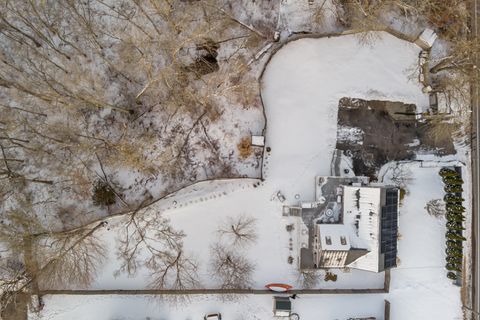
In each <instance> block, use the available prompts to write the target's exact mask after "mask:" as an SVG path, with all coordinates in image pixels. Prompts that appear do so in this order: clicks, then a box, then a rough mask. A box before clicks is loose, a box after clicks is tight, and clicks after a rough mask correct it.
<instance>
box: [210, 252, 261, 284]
mask: <svg viewBox="0 0 480 320" xmlns="http://www.w3.org/2000/svg"><path fill="white" fill-rule="evenodd" d="M210 259H211V261H210V274H211V276H212V277H213V278H214V279H215V280H217V281H218V282H219V283H220V288H222V289H239V288H248V287H250V286H251V285H252V279H251V277H252V273H253V270H254V266H253V264H252V263H250V262H249V261H248V260H247V259H246V258H245V257H244V256H242V255H241V253H240V252H239V251H238V250H234V249H228V248H226V247H224V246H222V245H220V244H215V245H213V246H212V248H211V254H210Z"/></svg>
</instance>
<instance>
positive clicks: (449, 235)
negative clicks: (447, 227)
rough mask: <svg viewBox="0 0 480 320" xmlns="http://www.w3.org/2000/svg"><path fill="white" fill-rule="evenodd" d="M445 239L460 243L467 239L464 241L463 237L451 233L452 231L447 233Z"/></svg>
mask: <svg viewBox="0 0 480 320" xmlns="http://www.w3.org/2000/svg"><path fill="white" fill-rule="evenodd" d="M446 237H447V239H450V240H461V241H465V240H467V239H465V237H463V236H461V235H459V234H458V233H456V232H453V231H447V233H446Z"/></svg>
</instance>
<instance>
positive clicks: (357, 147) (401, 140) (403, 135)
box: [336, 98, 455, 179]
mask: <svg viewBox="0 0 480 320" xmlns="http://www.w3.org/2000/svg"><path fill="white" fill-rule="evenodd" d="M429 132H430V127H429V125H428V124H427V123H426V122H421V121H418V120H417V119H416V106H415V105H413V104H404V103H402V102H392V101H380V100H362V99H354V98H342V99H340V102H339V109H338V129H337V146H336V147H337V149H339V150H342V151H343V152H344V154H345V155H347V156H349V157H351V158H352V162H353V169H354V171H355V174H356V175H365V176H368V177H370V178H371V179H376V173H377V171H378V169H380V167H381V166H383V165H384V164H386V163H387V162H389V161H399V160H409V159H413V158H414V157H415V154H417V153H429V154H435V155H439V156H443V155H447V154H454V153H455V149H454V146H453V141H452V139H451V138H449V139H436V138H434V137H432V135H431V134H429Z"/></svg>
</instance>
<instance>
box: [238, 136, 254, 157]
mask: <svg viewBox="0 0 480 320" xmlns="http://www.w3.org/2000/svg"><path fill="white" fill-rule="evenodd" d="M237 149H238V152H239V153H240V158H241V159H246V158H248V157H250V155H251V154H252V153H253V148H252V144H251V143H250V138H249V137H245V138H242V140H240V143H239V144H237Z"/></svg>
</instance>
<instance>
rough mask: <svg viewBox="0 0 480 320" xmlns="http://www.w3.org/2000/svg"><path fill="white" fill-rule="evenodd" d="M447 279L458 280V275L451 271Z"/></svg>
mask: <svg viewBox="0 0 480 320" xmlns="http://www.w3.org/2000/svg"><path fill="white" fill-rule="evenodd" d="M447 278H448V279H452V280H457V274H456V273H455V272H452V271H449V272H448V273H447Z"/></svg>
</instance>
